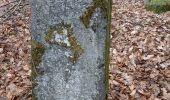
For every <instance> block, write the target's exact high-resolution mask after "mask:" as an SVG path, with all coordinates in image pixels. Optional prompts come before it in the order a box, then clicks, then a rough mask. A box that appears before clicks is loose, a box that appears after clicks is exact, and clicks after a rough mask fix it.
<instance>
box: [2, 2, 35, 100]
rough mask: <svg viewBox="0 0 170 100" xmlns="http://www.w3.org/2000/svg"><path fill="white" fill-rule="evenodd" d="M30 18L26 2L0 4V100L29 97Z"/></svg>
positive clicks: (17, 99)
mask: <svg viewBox="0 0 170 100" xmlns="http://www.w3.org/2000/svg"><path fill="white" fill-rule="evenodd" d="M30 15H31V11H30V6H29V4H28V0H0V100H21V98H23V97H30V96H29V95H30V94H31V87H32V83H31V79H30V76H31V68H30V50H31V45H30V40H31V37H30V32H29V26H30V25H29V24H30ZM26 100H29V98H27V99H26Z"/></svg>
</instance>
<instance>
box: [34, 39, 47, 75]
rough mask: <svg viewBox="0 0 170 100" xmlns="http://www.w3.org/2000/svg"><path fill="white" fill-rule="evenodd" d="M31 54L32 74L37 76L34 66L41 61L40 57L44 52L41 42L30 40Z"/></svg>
mask: <svg viewBox="0 0 170 100" xmlns="http://www.w3.org/2000/svg"><path fill="white" fill-rule="evenodd" d="M31 46H32V49H31V56H32V76H33V77H36V76H37V70H36V66H38V65H39V63H40V62H41V58H42V56H43V54H44V52H45V47H44V45H43V44H42V43H40V42H38V41H35V40H32V41H31Z"/></svg>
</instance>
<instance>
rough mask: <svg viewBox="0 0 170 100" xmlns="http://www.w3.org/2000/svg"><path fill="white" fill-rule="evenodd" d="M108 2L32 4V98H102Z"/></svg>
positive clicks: (77, 0)
mask: <svg viewBox="0 0 170 100" xmlns="http://www.w3.org/2000/svg"><path fill="white" fill-rule="evenodd" d="M110 2H111V0H32V1H31V3H32V24H31V34H32V51H31V54H32V79H33V99H38V100H104V99H105V98H106V91H107V89H106V87H107V79H106V77H107V73H105V72H107V69H108V68H107V67H108V66H107V65H108V57H106V56H108V55H109V52H108V48H109V43H108V42H109V23H110V22H109V19H110V17H109V16H110V13H109V12H110V8H111V7H110V4H111V3H110ZM106 62H107V63H106Z"/></svg>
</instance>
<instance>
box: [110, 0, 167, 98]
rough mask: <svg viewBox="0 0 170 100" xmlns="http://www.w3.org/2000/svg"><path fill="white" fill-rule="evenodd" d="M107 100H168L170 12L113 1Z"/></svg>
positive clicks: (131, 0)
mask: <svg viewBox="0 0 170 100" xmlns="http://www.w3.org/2000/svg"><path fill="white" fill-rule="evenodd" d="M112 10H113V11H112V28H111V38H112V40H111V49H110V57H111V62H110V67H109V69H110V74H109V78H110V79H109V86H110V87H109V96H108V99H109V100H170V12H166V13H162V14H160V15H158V14H154V13H153V12H151V11H147V10H146V9H145V7H144V2H143V0H113V9H112Z"/></svg>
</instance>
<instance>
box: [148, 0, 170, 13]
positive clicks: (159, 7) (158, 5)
mask: <svg viewBox="0 0 170 100" xmlns="http://www.w3.org/2000/svg"><path fill="white" fill-rule="evenodd" d="M145 7H146V9H147V10H150V11H154V12H155V13H158V14H159V13H162V12H166V11H170V0H151V1H150V2H148V3H146V4H145Z"/></svg>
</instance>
